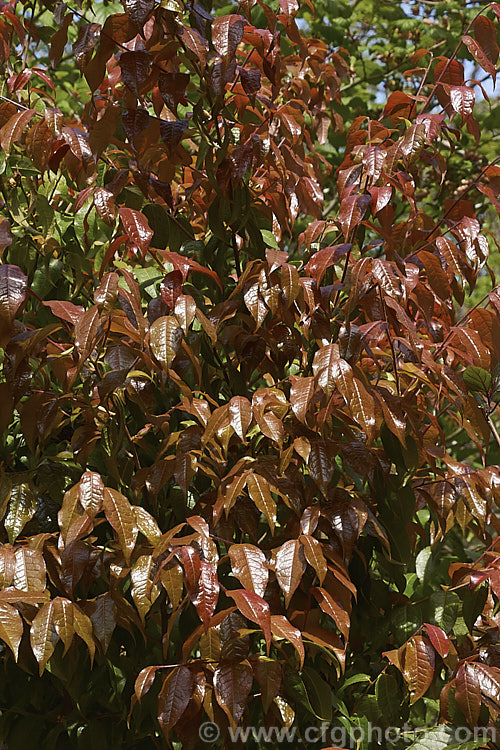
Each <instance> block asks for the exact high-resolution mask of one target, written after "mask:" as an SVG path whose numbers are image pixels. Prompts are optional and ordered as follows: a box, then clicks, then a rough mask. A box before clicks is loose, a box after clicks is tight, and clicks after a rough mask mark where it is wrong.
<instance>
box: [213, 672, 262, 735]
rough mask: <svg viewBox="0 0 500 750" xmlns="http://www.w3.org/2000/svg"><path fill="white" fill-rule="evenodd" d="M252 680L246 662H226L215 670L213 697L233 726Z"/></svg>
mask: <svg viewBox="0 0 500 750" xmlns="http://www.w3.org/2000/svg"><path fill="white" fill-rule="evenodd" d="M252 681H253V675H252V669H251V667H250V665H249V664H248V663H247V662H241V663H239V662H234V661H231V662H226V663H222V664H221V665H220V666H218V667H217V669H216V670H215V673H214V690H215V697H216V699H217V703H218V704H219V706H220V707H221V708H222V710H223V711H224V713H225V714H226V715H227V717H228V719H229V721H230V723H231V725H232V726H233V727H235V726H236V724H237V723H238V722H239V720H240V719H241V717H242V716H243V712H244V710H245V707H246V702H247V699H248V696H249V694H250V689H251V687H252Z"/></svg>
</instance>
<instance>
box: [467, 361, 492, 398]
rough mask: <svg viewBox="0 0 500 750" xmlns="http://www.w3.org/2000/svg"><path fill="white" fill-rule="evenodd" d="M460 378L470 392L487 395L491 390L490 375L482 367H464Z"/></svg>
mask: <svg viewBox="0 0 500 750" xmlns="http://www.w3.org/2000/svg"><path fill="white" fill-rule="evenodd" d="M462 377H463V379H464V380H465V382H466V383H467V385H468V386H469V389H470V390H471V391H478V392H479V393H484V394H487V393H489V391H490V390H491V382H492V381H491V374H490V373H489V372H488V370H483V368H482V367H472V366H470V367H466V368H465V370H464V371H463V373H462Z"/></svg>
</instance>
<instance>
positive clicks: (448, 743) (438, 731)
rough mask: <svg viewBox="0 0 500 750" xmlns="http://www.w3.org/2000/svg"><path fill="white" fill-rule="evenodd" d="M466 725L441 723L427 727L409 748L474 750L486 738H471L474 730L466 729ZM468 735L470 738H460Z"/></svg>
mask: <svg viewBox="0 0 500 750" xmlns="http://www.w3.org/2000/svg"><path fill="white" fill-rule="evenodd" d="M465 730H466V727H452V726H445V725H441V726H438V727H432V729H427V730H426V731H424V732H423V733H422V734H420V735H419V736H418V737H417V739H416V740H414V742H412V743H411V745H408V746H407V748H408V750H443V749H444V748H447V750H474V748H476V747H481V746H482V745H484V744H485V740H484V739H483V738H482V737H478V739H472V740H471V739H470V737H471V736H472V731H469V730H468V731H465ZM465 736H467V737H468V740H466V741H464V740H462V741H461V742H460V741H457V738H458V740H460V739H461V738H462V737H464V738H465Z"/></svg>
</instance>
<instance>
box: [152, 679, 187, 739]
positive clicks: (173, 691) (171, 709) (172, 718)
mask: <svg viewBox="0 0 500 750" xmlns="http://www.w3.org/2000/svg"><path fill="white" fill-rule="evenodd" d="M193 690H194V677H193V673H192V672H191V670H190V669H188V667H185V666H183V665H181V666H180V667H177V668H176V669H174V670H173V671H172V672H171V673H170V674H169V675H168V677H167V678H166V679H165V680H164V682H163V685H162V688H161V690H160V694H159V695H158V721H159V722H160V726H161V728H162V730H163V732H165V733H167V732H168V730H169V729H171V728H172V727H173V726H174V724H176V723H177V722H178V721H179V719H180V718H181V716H182V714H183V713H184V711H185V710H186V708H187V706H188V703H189V701H190V700H191V696H192V694H193Z"/></svg>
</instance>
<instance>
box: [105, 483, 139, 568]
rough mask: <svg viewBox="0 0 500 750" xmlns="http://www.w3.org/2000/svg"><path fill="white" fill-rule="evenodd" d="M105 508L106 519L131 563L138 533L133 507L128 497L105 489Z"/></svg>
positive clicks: (108, 488)
mask: <svg viewBox="0 0 500 750" xmlns="http://www.w3.org/2000/svg"><path fill="white" fill-rule="evenodd" d="M103 507H104V513H105V514H106V518H107V519H108V521H109V523H110V524H111V526H112V527H113V529H114V530H115V531H116V534H117V537H118V541H119V544H120V548H121V551H122V552H123V555H124V557H125V560H126V561H127V562H129V561H130V556H131V554H132V551H133V549H134V547H135V541H136V539H137V532H138V528H137V524H136V521H135V516H134V513H133V510H132V507H131V505H130V503H129V502H128V500H127V498H126V497H124V496H123V495H122V494H121V493H120V492H117V491H116V490H113V489H111V488H110V487H105V489H104V502H103Z"/></svg>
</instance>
